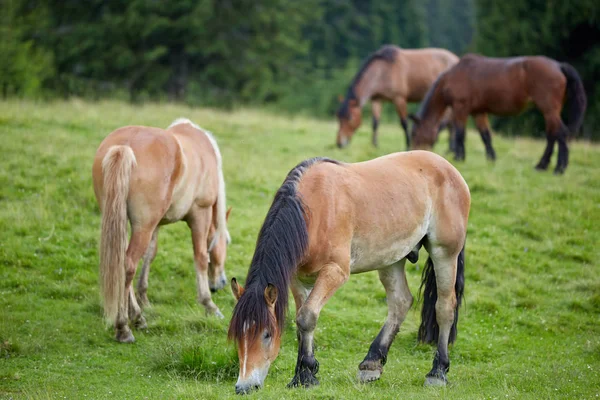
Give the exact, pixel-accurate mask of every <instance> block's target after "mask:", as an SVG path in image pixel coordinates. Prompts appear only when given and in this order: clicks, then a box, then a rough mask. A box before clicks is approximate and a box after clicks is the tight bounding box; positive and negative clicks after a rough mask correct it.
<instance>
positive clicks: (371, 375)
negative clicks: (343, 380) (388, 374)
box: [358, 369, 381, 383]
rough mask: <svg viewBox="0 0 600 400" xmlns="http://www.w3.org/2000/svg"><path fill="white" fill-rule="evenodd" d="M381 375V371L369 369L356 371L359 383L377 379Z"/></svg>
mask: <svg viewBox="0 0 600 400" xmlns="http://www.w3.org/2000/svg"><path fill="white" fill-rule="evenodd" d="M380 377H381V371H380V370H375V371H371V370H368V369H364V370H360V371H358V381H359V382H360V383H368V382H373V381H376V380H378V379H379V378H380Z"/></svg>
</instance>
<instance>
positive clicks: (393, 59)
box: [336, 45, 458, 149]
mask: <svg viewBox="0 0 600 400" xmlns="http://www.w3.org/2000/svg"><path fill="white" fill-rule="evenodd" d="M457 62H458V57H457V56H456V55H455V54H453V53H451V52H449V51H448V50H444V49H436V48H427V49H401V48H399V47H397V46H392V45H386V46H383V47H381V48H380V49H379V50H377V51H376V52H375V53H373V54H371V55H370V56H369V57H368V58H367V59H366V60H365V61H364V63H363V65H362V67H361V68H360V70H359V71H358V73H357V74H356V76H355V77H354V79H353V80H352V83H351V84H350V87H349V88H348V92H347V94H346V97H345V98H343V97H342V96H340V99H339V100H340V103H341V104H340V106H339V108H338V110H337V112H336V115H337V119H338V122H339V128H338V132H337V140H336V142H337V146H338V147H339V148H343V147H345V146H346V145H348V143H350V139H352V135H354V132H355V131H356V130H357V129H358V127H359V126H360V124H361V109H362V107H363V106H364V105H365V103H366V102H367V101H368V100H369V99H370V100H371V107H372V113H373V137H372V143H373V145H374V146H375V147H377V144H378V140H377V128H378V127H379V119H380V116H381V108H382V102H383V101H389V102H392V103H394V106H395V107H396V112H397V113H398V116H399V117H400V123H401V124H402V128H403V129H404V134H405V137H406V148H407V149H408V148H409V146H410V138H409V131H408V121H407V109H406V107H407V103H409V102H419V101H421V100H423V97H425V94H426V93H427V91H428V90H429V87H430V86H431V84H432V83H433V82H434V81H435V79H436V78H437V76H438V75H439V74H440V73H442V72H443V71H445V70H447V69H448V68H450V67H451V66H453V65H454V64H456V63H457Z"/></svg>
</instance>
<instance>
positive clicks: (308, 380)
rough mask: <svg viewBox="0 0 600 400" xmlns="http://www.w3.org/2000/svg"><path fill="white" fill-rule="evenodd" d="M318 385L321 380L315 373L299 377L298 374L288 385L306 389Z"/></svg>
mask: <svg viewBox="0 0 600 400" xmlns="http://www.w3.org/2000/svg"><path fill="white" fill-rule="evenodd" d="M318 385H319V380H318V379H317V377H316V376H314V375H303V376H302V377H299V376H298V375H296V376H294V378H293V379H292V380H291V382H290V383H288V385H287V387H288V388H296V387H303V388H305V389H308V388H309V387H312V386H318Z"/></svg>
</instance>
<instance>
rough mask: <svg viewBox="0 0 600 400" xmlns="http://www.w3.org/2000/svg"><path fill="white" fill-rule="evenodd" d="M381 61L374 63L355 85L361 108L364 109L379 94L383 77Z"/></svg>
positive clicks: (355, 92)
mask: <svg viewBox="0 0 600 400" xmlns="http://www.w3.org/2000/svg"><path fill="white" fill-rule="evenodd" d="M382 68H383V65H382V63H381V61H373V62H372V63H371V65H369V66H368V67H367V68H366V70H365V71H364V72H363V74H362V76H361V77H360V79H359V80H358V81H357V82H356V83H355V85H354V94H355V95H356V98H357V100H358V104H359V105H360V107H363V106H364V105H365V103H366V102H367V101H369V100H370V99H371V98H372V97H373V96H375V95H377V94H379V86H380V83H381V78H382V75H383V70H382Z"/></svg>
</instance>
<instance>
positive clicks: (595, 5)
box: [0, 0, 600, 137]
mask: <svg viewBox="0 0 600 400" xmlns="http://www.w3.org/2000/svg"><path fill="white" fill-rule="evenodd" d="M599 37H600V2H598V0H569V1H562V0H554V1H553V0H547V1H544V0H502V1H492V0H405V1H390V0H370V1H367V0H329V1H327V0H179V1H165V0H3V1H2V2H0V39H1V42H0V88H1V91H2V96H3V97H10V96H24V97H41V98H54V97H69V96H78V97H84V98H92V99H97V98H105V97H112V98H122V99H126V100H129V101H134V102H140V101H146V100H152V101H167V100H169V101H181V102H186V103H188V104H191V105H205V106H217V107H231V106H235V105H246V104H248V105H269V106H273V107H277V108H278V109H279V110H283V111H288V112H305V113H310V114H313V115H317V116H331V115H332V113H333V111H334V109H335V107H336V102H337V100H336V98H337V95H338V94H339V93H345V90H346V88H347V86H348V84H349V82H350V81H351V79H352V77H353V76H354V74H355V73H356V71H357V69H358V67H359V66H360V63H361V60H362V59H364V58H365V57H366V56H368V55H369V53H371V52H373V51H375V50H376V49H377V48H379V47H380V46H381V45H383V44H386V43H393V44H397V45H399V46H401V47H406V48H415V47H416V48H418V47H427V46H433V47H444V48H447V49H449V50H451V51H454V52H455V53H457V54H458V55H462V54H464V53H465V52H479V53H482V54H485V55H489V56H499V57H500V56H512V55H521V54H544V55H547V56H549V57H553V58H556V59H558V60H560V61H568V62H570V63H572V64H573V65H574V66H575V67H576V68H577V69H578V70H579V72H580V73H581V75H582V77H583V79H584V83H585V87H586V90H587V93H588V96H589V100H590V108H589V111H588V118H587V119H586V130H587V131H588V132H592V130H593V129H592V127H593V125H592V124H593V121H594V116H596V115H597V116H598V117H597V118H596V119H595V120H596V121H598V122H600V99H599V96H600V83H598V82H597V81H598V78H599V77H600V41H599V40H598V38H599ZM536 118H537V117H536V116H535V114H534V113H531V116H530V117H529V118H527V116H526V117H524V118H520V119H518V121H520V122H519V123H520V124H523V123H526V124H529V125H528V126H534V128H535V129H537V128H539V122H540V121H539V119H536ZM535 129H532V130H535ZM540 129H541V130H543V124H542V127H541V128H540ZM598 135H599V136H598V137H600V130H598Z"/></svg>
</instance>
